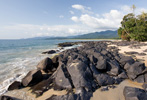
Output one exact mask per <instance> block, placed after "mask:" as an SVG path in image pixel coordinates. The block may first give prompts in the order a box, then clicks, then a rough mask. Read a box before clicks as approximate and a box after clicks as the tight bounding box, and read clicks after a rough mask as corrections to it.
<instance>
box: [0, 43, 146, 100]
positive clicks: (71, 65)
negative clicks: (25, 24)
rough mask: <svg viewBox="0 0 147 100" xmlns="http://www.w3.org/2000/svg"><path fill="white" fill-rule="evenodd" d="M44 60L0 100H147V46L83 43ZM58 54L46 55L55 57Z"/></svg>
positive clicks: (142, 44)
mask: <svg viewBox="0 0 147 100" xmlns="http://www.w3.org/2000/svg"><path fill="white" fill-rule="evenodd" d="M73 45H80V46H78V47H75V48H71V49H67V50H64V51H62V52H59V53H58V54H55V55H54V56H53V57H52V58H49V57H47V58H45V59H43V60H42V61H40V62H39V63H38V65H37V66H36V69H34V70H32V71H30V72H28V74H27V75H26V76H25V77H24V78H23V79H22V81H21V82H17V81H15V82H13V83H12V84H11V85H10V86H9V87H8V92H6V93H5V94H4V95H2V96H1V97H0V100H147V68H146V67H147V43H146V42H135V41H131V42H128V41H116V40H114V41H82V42H70V43H61V44H59V45H58V46H60V47H62V48H64V47H68V46H73ZM55 52H56V51H50V52H46V51H45V52H44V53H43V54H46V53H51V54H52V53H55Z"/></svg>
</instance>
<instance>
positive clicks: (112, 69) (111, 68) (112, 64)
mask: <svg viewBox="0 0 147 100" xmlns="http://www.w3.org/2000/svg"><path fill="white" fill-rule="evenodd" d="M107 73H108V74H110V75H114V76H117V75H118V74H119V73H120V66H119V64H118V62H116V61H115V60H113V61H108V62H107Z"/></svg>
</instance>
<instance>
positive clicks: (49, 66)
mask: <svg viewBox="0 0 147 100" xmlns="http://www.w3.org/2000/svg"><path fill="white" fill-rule="evenodd" d="M37 69H40V70H44V71H45V72H48V71H50V72H52V71H54V66H53V62H52V60H51V59H50V58H48V57H47V58H45V59H43V60H42V61H41V62H40V63H38V65H37Z"/></svg>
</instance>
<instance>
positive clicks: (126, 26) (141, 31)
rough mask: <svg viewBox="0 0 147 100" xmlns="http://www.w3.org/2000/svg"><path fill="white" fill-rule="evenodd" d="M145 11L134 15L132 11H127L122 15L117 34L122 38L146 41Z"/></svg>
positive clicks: (146, 15) (146, 24) (146, 23)
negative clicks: (127, 12)
mask: <svg viewBox="0 0 147 100" xmlns="http://www.w3.org/2000/svg"><path fill="white" fill-rule="evenodd" d="M146 17H147V13H142V14H141V15H138V16H137V17H135V15H134V13H129V14H127V15H125V16H124V17H123V20H122V21H121V27H120V28H119V29H118V35H119V37H120V38H122V39H123V40H128V41H130V40H137V41H147V21H146ZM136 23H137V24H136Z"/></svg>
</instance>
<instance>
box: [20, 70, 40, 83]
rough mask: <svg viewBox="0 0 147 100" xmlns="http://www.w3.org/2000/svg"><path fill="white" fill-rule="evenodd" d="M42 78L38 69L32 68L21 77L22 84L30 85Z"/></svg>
mask: <svg viewBox="0 0 147 100" xmlns="http://www.w3.org/2000/svg"><path fill="white" fill-rule="evenodd" d="M42 79H43V76H42V73H41V71H40V70H32V71H30V72H29V73H28V74H27V75H26V76H25V77H24V78H23V79H22V85H23V86H32V85H35V84H37V83H39V82H40V81H42Z"/></svg>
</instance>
